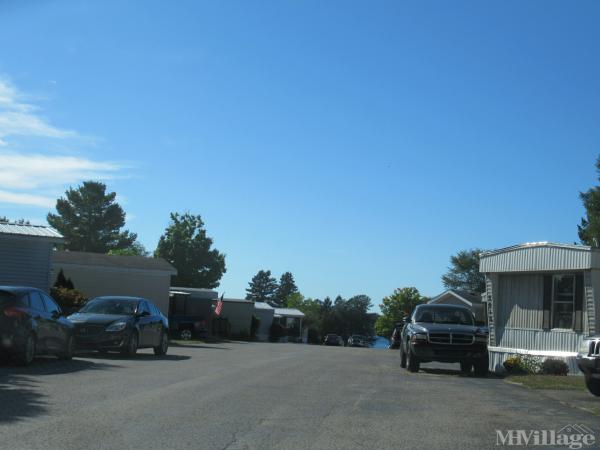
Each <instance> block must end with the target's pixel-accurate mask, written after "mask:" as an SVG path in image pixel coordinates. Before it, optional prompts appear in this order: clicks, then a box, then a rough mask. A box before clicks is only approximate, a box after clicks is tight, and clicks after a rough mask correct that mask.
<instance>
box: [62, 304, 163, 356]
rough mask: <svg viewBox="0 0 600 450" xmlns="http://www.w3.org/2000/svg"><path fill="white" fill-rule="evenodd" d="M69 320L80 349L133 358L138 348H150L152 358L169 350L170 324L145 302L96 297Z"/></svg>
mask: <svg viewBox="0 0 600 450" xmlns="http://www.w3.org/2000/svg"><path fill="white" fill-rule="evenodd" d="M69 320H71V322H73V324H74V325H75V338H76V344H77V347H78V348H81V349H90V350H99V351H119V352H121V353H123V354H125V355H129V356H133V355H135V353H136V352H137V350H138V348H153V349H154V354H155V355H164V354H166V353H167V349H168V348H169V322H168V320H167V318H166V317H165V316H164V315H163V314H162V313H161V312H160V310H159V309H158V308H157V307H156V306H155V305H154V304H153V303H152V302H151V301H150V300H146V299H144V298H137V297H96V298H94V299H92V300H90V301H89V302H88V303H86V305H85V306H84V307H83V308H81V309H80V310H79V312H77V313H76V314H73V315H71V316H69Z"/></svg>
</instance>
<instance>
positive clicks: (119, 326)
mask: <svg viewBox="0 0 600 450" xmlns="http://www.w3.org/2000/svg"><path fill="white" fill-rule="evenodd" d="M126 326H127V323H125V322H114V323H111V324H110V325H109V326H107V327H106V331H123V330H124V329H125V327H126Z"/></svg>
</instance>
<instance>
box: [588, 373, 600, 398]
mask: <svg viewBox="0 0 600 450" xmlns="http://www.w3.org/2000/svg"><path fill="white" fill-rule="evenodd" d="M585 385H586V386H587V388H588V390H589V391H590V392H591V393H592V394H594V395H595V396H597V397H600V379H598V378H592V377H591V376H589V375H586V377H585Z"/></svg>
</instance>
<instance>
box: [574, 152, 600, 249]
mask: <svg viewBox="0 0 600 450" xmlns="http://www.w3.org/2000/svg"><path fill="white" fill-rule="evenodd" d="M596 172H598V177H599V179H600V157H598V159H597V160H596ZM579 197H580V198H581V201H582V202H583V207H584V208H585V214H586V216H585V217H583V218H582V219H581V224H580V225H578V226H577V229H578V234H579V239H580V240H581V243H582V244H585V245H591V246H593V247H599V246H600V186H594V187H593V188H591V189H588V190H587V191H586V192H580V193H579Z"/></svg>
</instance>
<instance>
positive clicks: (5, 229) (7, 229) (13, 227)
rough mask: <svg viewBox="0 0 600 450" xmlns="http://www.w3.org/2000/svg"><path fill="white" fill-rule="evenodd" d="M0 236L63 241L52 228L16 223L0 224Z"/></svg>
mask: <svg viewBox="0 0 600 450" xmlns="http://www.w3.org/2000/svg"><path fill="white" fill-rule="evenodd" d="M0 234H7V235H13V236H14V235H17V236H33V237H44V238H52V239H55V240H57V241H61V240H62V239H63V237H62V235H61V234H60V233H59V232H58V231H56V230H55V229H54V228H52V227H45V226H40V225H20V224H16V223H0Z"/></svg>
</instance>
